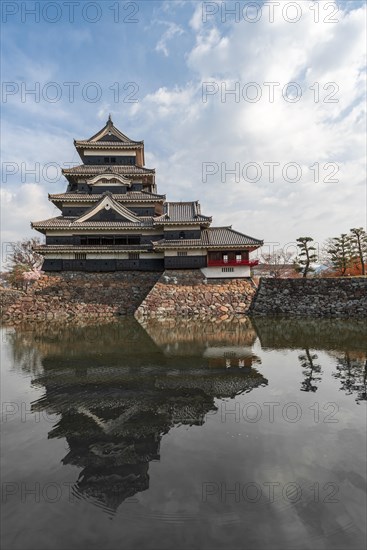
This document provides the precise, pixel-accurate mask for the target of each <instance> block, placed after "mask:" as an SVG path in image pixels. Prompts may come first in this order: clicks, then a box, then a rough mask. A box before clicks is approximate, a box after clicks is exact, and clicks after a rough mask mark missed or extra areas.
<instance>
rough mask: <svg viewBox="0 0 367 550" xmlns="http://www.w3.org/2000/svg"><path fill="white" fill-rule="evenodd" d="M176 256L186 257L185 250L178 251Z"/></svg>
mask: <svg viewBox="0 0 367 550" xmlns="http://www.w3.org/2000/svg"><path fill="white" fill-rule="evenodd" d="M177 256H187V250H179V251H178V252H177Z"/></svg>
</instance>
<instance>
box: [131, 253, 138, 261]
mask: <svg viewBox="0 0 367 550" xmlns="http://www.w3.org/2000/svg"><path fill="white" fill-rule="evenodd" d="M139 258H140V254H139V252H129V260H139Z"/></svg>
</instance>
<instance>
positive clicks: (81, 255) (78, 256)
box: [75, 252, 87, 260]
mask: <svg viewBox="0 0 367 550" xmlns="http://www.w3.org/2000/svg"><path fill="white" fill-rule="evenodd" d="M75 259H76V260H86V259H87V255H86V254H85V253H84V252H77V253H76V254H75Z"/></svg>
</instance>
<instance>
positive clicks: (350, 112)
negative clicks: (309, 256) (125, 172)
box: [1, 0, 367, 252]
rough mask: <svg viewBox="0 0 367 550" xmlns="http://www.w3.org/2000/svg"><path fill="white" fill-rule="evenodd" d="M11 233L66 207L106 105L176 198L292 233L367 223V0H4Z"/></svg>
mask: <svg viewBox="0 0 367 550" xmlns="http://www.w3.org/2000/svg"><path fill="white" fill-rule="evenodd" d="M1 8H2V38H1V45H2V54H1V55H2V59H1V61H2V103H1V107H2V129H1V149H2V185H1V207H2V218H1V224H2V242H3V250H4V247H5V248H6V246H7V243H9V242H14V241H18V240H21V239H23V238H28V237H31V236H37V235H38V234H37V233H36V232H35V231H33V230H32V229H31V227H30V221H31V220H32V221H38V220H42V219H46V218H49V217H52V216H57V215H58V214H59V210H58V209H57V208H56V207H55V206H54V205H53V204H52V203H51V202H50V201H48V193H58V192H63V191H65V190H66V185H67V182H66V180H65V178H64V177H63V176H62V175H61V172H60V169H61V168H63V167H68V166H70V165H76V164H79V163H80V159H79V157H78V155H77V153H76V151H75V148H74V145H73V140H74V139H87V138H89V137H90V136H92V135H93V134H95V133H96V132H97V131H98V130H99V129H100V128H102V127H103V126H104V125H105V123H106V120H107V118H108V115H109V113H111V116H112V119H113V122H114V124H115V125H116V126H117V127H118V128H119V129H120V130H121V131H122V132H124V133H125V134H127V135H128V136H129V137H130V138H132V139H134V140H141V139H144V141H145V160H146V166H147V167H148V168H155V169H156V181H157V185H158V192H159V193H165V194H166V195H167V199H168V200H173V201H181V200H182V201H186V200H199V201H200V203H201V207H202V213H203V214H205V215H211V216H213V225H216V226H228V225H232V227H233V228H234V229H236V230H238V231H240V232H242V233H245V234H247V235H251V236H253V237H256V238H259V239H263V240H264V242H265V245H264V249H263V251H264V252H267V251H269V250H273V249H274V248H285V249H287V250H288V251H289V250H292V249H295V244H294V243H295V240H296V239H297V238H298V237H300V236H311V237H313V238H314V239H315V241H316V243H318V244H320V245H321V244H322V243H323V242H324V240H325V239H326V238H329V237H334V236H338V235H339V234H340V233H346V232H349V230H350V228H352V227H360V226H363V227H366V216H367V210H366V200H367V189H366V179H365V170H366V159H365V150H366V126H365V124H366V112H365V111H366V97H365V92H366V48H365V43H366V4H365V2H359V1H353V0H351V1H347V2H339V3H338V4H334V3H333V2H324V1H320V2H309V1H308V0H305V1H295V2H288V1H286V0H279V1H277V2H262V1H257V2H247V1H246V2H232V1H227V2H200V1H190V0H187V1H181V0H176V1H150V0H149V1H143V2H140V1H136V2H135V1H131V2H118V1H114V0H107V1H95V2H89V1H84V0H79V1H73V0H70V1H66V0H65V1H63V0H60V1H50V2H48V1H39V2H15V1H6V0H4V1H3V2H2V5H1Z"/></svg>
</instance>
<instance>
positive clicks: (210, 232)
mask: <svg viewBox="0 0 367 550" xmlns="http://www.w3.org/2000/svg"><path fill="white" fill-rule="evenodd" d="M203 233H205V234H206V238H207V239H208V244H209V246H217V245H220V244H223V242H225V243H226V244H228V245H231V246H235V245H237V244H238V245H247V246H262V244H263V241H261V240H259V239H254V238H253V237H249V236H248V235H244V234H243V233H239V232H238V231H235V230H234V229H232V227H210V228H209V229H206V230H204V231H203Z"/></svg>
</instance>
